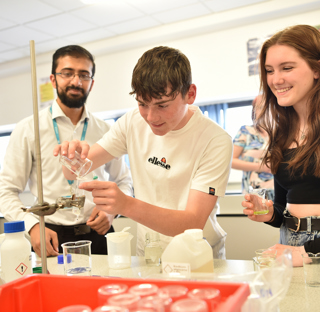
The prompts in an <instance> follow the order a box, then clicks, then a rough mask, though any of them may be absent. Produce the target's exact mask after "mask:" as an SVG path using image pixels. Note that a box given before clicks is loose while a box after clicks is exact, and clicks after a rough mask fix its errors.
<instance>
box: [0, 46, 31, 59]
mask: <svg viewBox="0 0 320 312" xmlns="http://www.w3.org/2000/svg"><path fill="white" fill-rule="evenodd" d="M28 55H29V54H27V53H26V52H25V51H23V50H20V49H15V50H12V51H7V52H1V53H0V58H1V59H4V60H6V61H12V60H15V59H19V58H23V57H26V56H28Z"/></svg>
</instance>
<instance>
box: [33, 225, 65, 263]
mask: <svg viewBox="0 0 320 312" xmlns="http://www.w3.org/2000/svg"><path fill="white" fill-rule="evenodd" d="M29 235H30V239H31V245H32V247H33V250H34V251H35V253H36V254H37V255H38V256H39V257H41V244H40V225H39V223H37V224H36V225H34V226H33V227H32V229H31V230H30V231H29ZM45 236H46V250H47V256H48V257H49V256H58V254H59V241H58V235H57V233H56V232H54V231H52V230H50V229H48V228H45Z"/></svg>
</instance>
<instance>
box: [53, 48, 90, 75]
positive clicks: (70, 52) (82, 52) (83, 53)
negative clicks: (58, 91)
mask: <svg viewBox="0 0 320 312" xmlns="http://www.w3.org/2000/svg"><path fill="white" fill-rule="evenodd" d="M64 56H71V57H75V58H80V57H83V58H87V59H89V60H90V61H91V62H92V77H94V73H95V70H96V64H95V63H94V59H93V56H92V54H91V53H90V52H89V51H88V50H86V49H85V48H83V47H80V46H78V45H68V46H65V47H62V48H60V49H58V50H57V51H56V52H55V53H54V54H53V57H52V69H51V74H53V75H54V74H55V73H56V69H57V67H58V59H59V58H60V57H64Z"/></svg>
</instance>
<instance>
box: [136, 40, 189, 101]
mask: <svg viewBox="0 0 320 312" xmlns="http://www.w3.org/2000/svg"><path fill="white" fill-rule="evenodd" d="M191 84H192V75H191V66H190V62H189V60H188V58H187V57H186V56H185V55H184V54H183V53H181V52H180V51H179V50H177V49H173V48H169V47H162V46H161V47H156V48H153V49H151V50H148V51H147V52H145V53H144V54H143V55H142V56H141V58H140V59H139V60H138V63H137V65H136V66H135V68H134V70H133V74H132V81H131V87H132V91H131V92H130V94H136V95H137V96H141V97H142V98H143V100H145V101H150V100H151V99H152V98H155V99H160V98H161V97H162V96H164V95H165V96H173V97H175V96H176V95H177V93H178V92H180V93H181V95H182V97H184V96H185V95H186V94H187V92H188V90H189V88H190V85H191ZM167 87H170V88H171V92H170V93H167Z"/></svg>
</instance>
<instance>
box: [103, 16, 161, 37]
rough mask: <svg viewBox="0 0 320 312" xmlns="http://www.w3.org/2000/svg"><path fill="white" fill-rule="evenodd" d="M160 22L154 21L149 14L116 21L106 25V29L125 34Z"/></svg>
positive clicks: (157, 24)
mask: <svg viewBox="0 0 320 312" xmlns="http://www.w3.org/2000/svg"><path fill="white" fill-rule="evenodd" d="M159 25H161V23H159V22H158V21H156V20H155V19H154V18H152V17H150V16H146V17H142V18H137V19H134V20H131V21H128V22H123V23H118V24H114V25H111V26H108V27H107V29H109V30H111V31H113V32H115V33H116V34H125V33H129V32H133V31H138V30H142V29H145V28H150V27H155V26H159Z"/></svg>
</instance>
